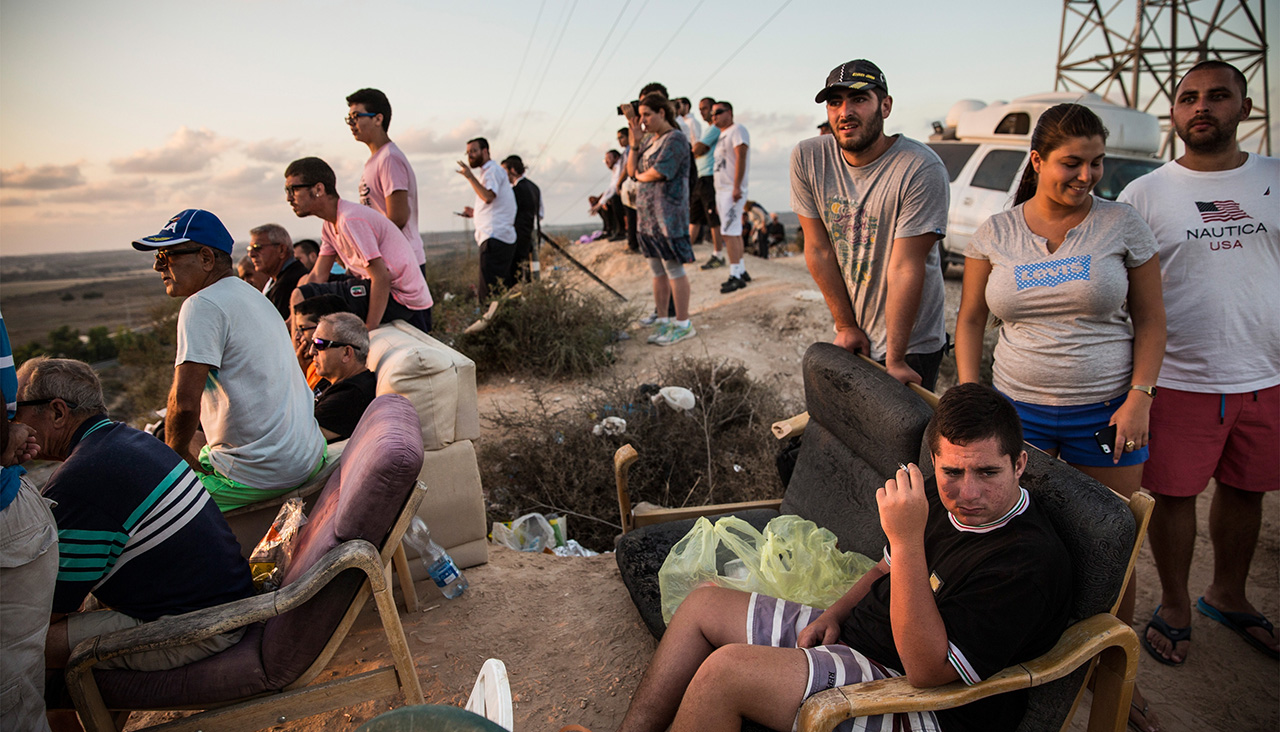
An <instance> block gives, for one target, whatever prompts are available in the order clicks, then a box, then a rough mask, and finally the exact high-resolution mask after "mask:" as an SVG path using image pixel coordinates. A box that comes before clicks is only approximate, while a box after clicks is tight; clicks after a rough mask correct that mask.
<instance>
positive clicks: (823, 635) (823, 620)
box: [796, 612, 840, 648]
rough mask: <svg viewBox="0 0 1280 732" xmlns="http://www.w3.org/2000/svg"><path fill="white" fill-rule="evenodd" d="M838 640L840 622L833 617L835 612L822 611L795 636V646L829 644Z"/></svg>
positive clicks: (808, 646) (807, 646) (813, 646)
mask: <svg viewBox="0 0 1280 732" xmlns="http://www.w3.org/2000/svg"><path fill="white" fill-rule="evenodd" d="M839 640H840V622H839V621H838V620H836V619H835V613H832V612H824V613H822V614H821V615H819V616H818V617H817V619H815V620H814V621H813V622H812V623H809V624H808V625H807V626H805V629H804V630H802V631H800V635H799V636H797V637H796V648H816V647H818V646H829V645H833V644H835V643H837V642H838V641H839Z"/></svg>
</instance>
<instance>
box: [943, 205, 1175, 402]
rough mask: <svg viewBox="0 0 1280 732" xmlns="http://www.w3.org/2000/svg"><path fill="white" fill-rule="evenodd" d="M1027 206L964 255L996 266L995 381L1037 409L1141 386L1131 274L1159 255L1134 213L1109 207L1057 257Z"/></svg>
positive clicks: (991, 285) (979, 234) (1094, 211)
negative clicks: (1134, 383)
mask: <svg viewBox="0 0 1280 732" xmlns="http://www.w3.org/2000/svg"><path fill="white" fill-rule="evenodd" d="M1047 246H1048V241H1047V240H1046V239H1045V238H1044V237H1040V236H1036V235H1035V234H1033V233H1031V229H1029V228H1027V221H1026V218H1025V217H1024V216H1023V212H1022V206H1021V205H1018V206H1015V207H1014V208H1013V209H1011V210H1009V211H1002V212H1001V213H998V214H996V215H995V216H992V217H991V218H989V219H987V220H986V221H985V222H984V223H983V224H982V226H979V227H978V230H977V231H976V232H975V233H974V235H973V238H972V239H970V240H969V247H968V248H967V249H966V250H965V253H964V255H965V256H966V257H968V258H970V259H985V260H988V261H989V262H990V263H991V277H990V278H988V279H987V306H988V307H989V308H991V312H992V313H994V314H995V316H996V317H997V318H1000V320H1001V323H1000V340H999V342H998V343H996V350H995V366H994V373H993V381H994V382H995V387H996V388H997V389H999V390H1000V391H1002V392H1004V393H1005V394H1007V395H1008V396H1009V397H1010V398H1011V399H1014V400H1017V401H1020V402H1029V403H1032V404H1046V405H1053V406H1071V405H1082V404H1095V403H1097V402H1101V401H1105V400H1108V399H1114V398H1116V397H1119V396H1122V395H1123V394H1124V393H1125V392H1126V391H1127V390H1128V389H1129V384H1130V379H1131V378H1132V376H1133V323H1132V322H1130V320H1129V311H1128V308H1127V307H1126V299H1127V298H1128V296H1129V270H1130V269H1132V268H1133V267H1137V266H1139V265H1141V264H1143V263H1144V262H1146V261H1147V260H1148V259H1151V257H1153V256H1154V255H1155V253H1156V241H1155V237H1154V236H1152V235H1151V229H1149V228H1147V224H1146V223H1145V222H1144V221H1143V220H1142V217H1140V216H1138V214H1137V212H1136V211H1134V210H1133V208H1131V207H1129V206H1126V205H1124V204H1122V203H1112V202H1111V201H1106V200H1103V199H1101V198H1094V199H1093V207H1092V208H1091V209H1090V211H1089V214H1088V215H1087V216H1085V219H1084V221H1081V222H1080V223H1079V224H1077V225H1076V227H1075V228H1073V229H1071V230H1070V231H1068V232H1067V235H1066V237H1065V238H1064V239H1063V240H1062V244H1061V245H1060V246H1059V247H1058V249H1057V251H1055V252H1053V253H1052V254H1050V253H1049V250H1048V248H1047Z"/></svg>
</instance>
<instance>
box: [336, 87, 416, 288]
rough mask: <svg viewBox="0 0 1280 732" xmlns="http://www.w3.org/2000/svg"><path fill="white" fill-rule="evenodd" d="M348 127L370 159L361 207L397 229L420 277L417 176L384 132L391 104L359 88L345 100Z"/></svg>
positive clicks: (362, 179)
mask: <svg viewBox="0 0 1280 732" xmlns="http://www.w3.org/2000/svg"><path fill="white" fill-rule="evenodd" d="M347 127H349V128H351V136H352V137H354V138H355V139H356V142H363V143H364V144H366V145H368V146H369V159H368V160H367V161H365V164H364V171H363V172H362V173H360V205H362V206H368V207H370V208H372V209H373V210H375V211H377V212H378V213H380V214H382V215H383V216H386V217H387V218H389V219H391V223H393V224H395V225H396V226H398V227H400V231H401V232H402V233H404V238H405V239H408V240H409V245H410V249H412V250H413V254H414V258H415V259H417V260H418V266H419V267H421V268H422V274H423V276H424V277H425V276H426V274H427V269H426V266H427V255H426V252H425V251H424V250H423V245H422V233H421V232H419V231H418V177H417V176H415V175H414V174H413V167H412V166H410V165H409V158H407V157H405V155H404V153H403V152H401V151H400V148H399V147H398V146H396V144H395V143H394V142H392V141H391V138H390V137H388V136H387V132H388V131H389V130H390V129H391V102H390V101H389V100H388V99H387V95H386V94H383V93H382V92H381V91H379V90H377V89H360V90H359V91H356V92H353V93H352V94H351V95H349V96H348V97H347Z"/></svg>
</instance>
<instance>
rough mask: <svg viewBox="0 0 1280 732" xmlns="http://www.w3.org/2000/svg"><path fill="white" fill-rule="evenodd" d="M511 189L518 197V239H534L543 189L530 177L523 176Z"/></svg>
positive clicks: (516, 222)
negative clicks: (535, 223)
mask: <svg viewBox="0 0 1280 732" xmlns="http://www.w3.org/2000/svg"><path fill="white" fill-rule="evenodd" d="M511 190H512V193H514V194H515V197H516V220H515V227H516V240H517V241H518V242H519V241H532V240H533V224H534V222H535V221H536V220H537V218H538V202H539V201H540V200H541V199H542V191H540V190H538V186H537V184H535V183H534V182H533V181H531V180H529V179H528V178H521V179H520V181H519V182H518V183H516V185H515V187H514V188H512V189H511Z"/></svg>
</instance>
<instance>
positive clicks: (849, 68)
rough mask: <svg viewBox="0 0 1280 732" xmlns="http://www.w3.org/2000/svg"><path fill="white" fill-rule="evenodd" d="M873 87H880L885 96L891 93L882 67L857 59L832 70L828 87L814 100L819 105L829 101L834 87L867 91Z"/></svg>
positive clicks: (823, 88)
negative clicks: (829, 93)
mask: <svg viewBox="0 0 1280 732" xmlns="http://www.w3.org/2000/svg"><path fill="white" fill-rule="evenodd" d="M872 86H878V87H880V88H881V89H883V90H884V93H885V94H888V93H889V82H887V81H885V80H884V72H883V71H881V70H880V67H879V66H876V65H875V64H873V63H871V62H870V61H868V60H866V59H865V58H860V59H856V60H854V61H849V62H846V63H843V64H840V65H839V66H837V67H835V68H834V69H832V70H831V73H830V74H827V83H826V85H825V86H823V87H822V91H820V92H818V96H816V97H814V98H813V101H815V102H818V103H822V102H825V101H827V93H828V92H829V91H830V90H831V89H832V88H834V87H843V88H845V89H866V88H868V87H872Z"/></svg>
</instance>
